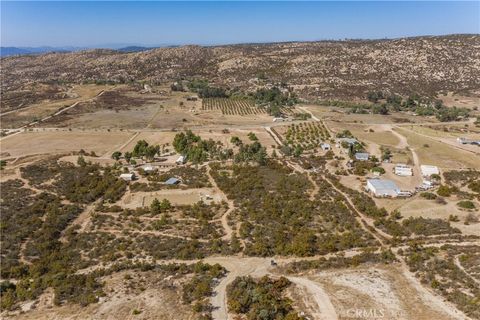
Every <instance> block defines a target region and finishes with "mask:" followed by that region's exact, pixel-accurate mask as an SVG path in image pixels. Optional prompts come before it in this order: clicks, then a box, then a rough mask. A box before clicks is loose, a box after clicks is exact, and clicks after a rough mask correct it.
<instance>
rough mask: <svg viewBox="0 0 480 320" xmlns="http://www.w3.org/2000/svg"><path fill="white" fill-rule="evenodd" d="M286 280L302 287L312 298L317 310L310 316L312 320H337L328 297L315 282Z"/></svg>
mask: <svg viewBox="0 0 480 320" xmlns="http://www.w3.org/2000/svg"><path fill="white" fill-rule="evenodd" d="M287 279H288V280H290V281H291V282H293V283H295V284H296V285H298V286H300V287H303V288H305V289H306V291H307V292H308V293H309V295H310V296H311V297H312V298H313V300H314V301H315V303H316V304H317V306H318V308H316V309H317V310H316V312H315V313H313V314H312V316H313V317H314V319H318V320H337V319H338V316H337V313H336V312H335V307H334V306H333V304H332V302H331V301H330V297H329V296H328V294H327V293H326V292H325V290H323V288H322V287H321V286H320V285H319V284H318V283H316V282H314V281H311V280H309V279H306V278H299V277H287Z"/></svg>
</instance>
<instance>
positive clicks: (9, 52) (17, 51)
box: [0, 47, 86, 57]
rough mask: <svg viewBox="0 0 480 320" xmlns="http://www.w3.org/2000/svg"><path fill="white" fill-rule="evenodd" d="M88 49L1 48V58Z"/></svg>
mask: <svg viewBox="0 0 480 320" xmlns="http://www.w3.org/2000/svg"><path fill="white" fill-rule="evenodd" d="M83 49H86V48H78V47H0V56H1V57H8V56H15V55H25V54H42V53H48V52H72V51H79V50H83Z"/></svg>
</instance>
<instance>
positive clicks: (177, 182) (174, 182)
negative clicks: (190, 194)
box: [165, 178, 180, 185]
mask: <svg viewBox="0 0 480 320" xmlns="http://www.w3.org/2000/svg"><path fill="white" fill-rule="evenodd" d="M179 183H180V180H179V179H177V178H170V179H168V180H167V181H165V184H168V185H174V184H179Z"/></svg>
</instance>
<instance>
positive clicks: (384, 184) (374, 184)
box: [367, 179, 400, 198]
mask: <svg viewBox="0 0 480 320" xmlns="http://www.w3.org/2000/svg"><path fill="white" fill-rule="evenodd" d="M367 189H368V190H369V191H370V192H372V193H373V194H374V195H375V196H376V197H394V198H395V197H397V196H398V194H399V193H400V188H399V187H398V186H397V185H396V184H395V182H393V181H392V180H383V179H368V180H367Z"/></svg>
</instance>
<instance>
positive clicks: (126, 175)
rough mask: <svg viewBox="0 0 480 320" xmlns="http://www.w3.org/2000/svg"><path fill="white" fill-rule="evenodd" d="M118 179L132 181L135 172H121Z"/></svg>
mask: <svg viewBox="0 0 480 320" xmlns="http://www.w3.org/2000/svg"><path fill="white" fill-rule="evenodd" d="M120 179H123V180H125V181H132V180H133V179H135V174H134V173H122V174H121V175H120Z"/></svg>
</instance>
